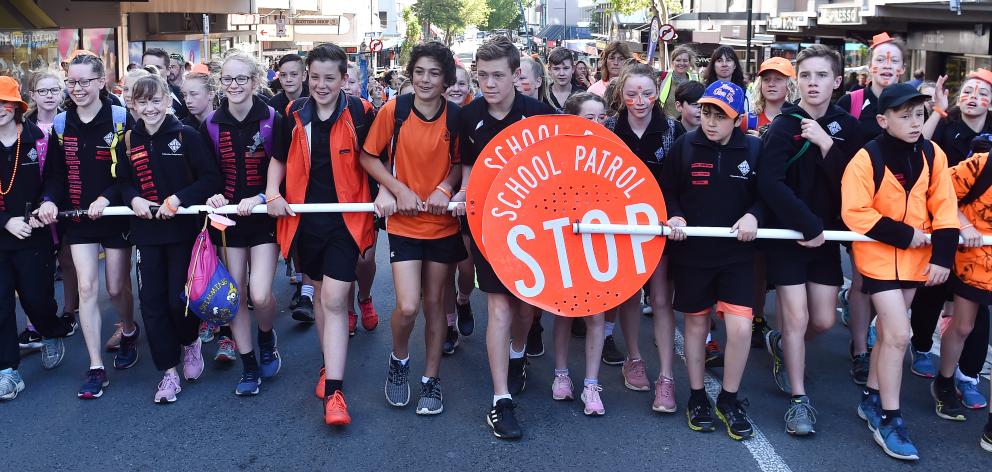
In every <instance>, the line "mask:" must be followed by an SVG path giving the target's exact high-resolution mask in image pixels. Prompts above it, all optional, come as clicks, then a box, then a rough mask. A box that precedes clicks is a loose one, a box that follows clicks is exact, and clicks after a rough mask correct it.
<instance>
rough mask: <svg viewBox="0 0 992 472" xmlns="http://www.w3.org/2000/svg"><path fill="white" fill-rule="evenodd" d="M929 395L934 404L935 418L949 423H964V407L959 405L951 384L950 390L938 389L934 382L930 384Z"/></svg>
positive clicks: (959, 400) (959, 402)
mask: <svg viewBox="0 0 992 472" xmlns="http://www.w3.org/2000/svg"><path fill="white" fill-rule="evenodd" d="M930 395H931V396H932V397H933V400H934V402H935V403H936V407H935V408H934V411H936V412H937V416H939V417H941V418H943V419H945V420H951V421H964V420H965V419H966V418H965V416H964V405H962V404H961V399H959V398H958V394H957V391H955V389H954V384H953V383H952V384H951V388H938V387H937V382H936V381H933V382H931V383H930Z"/></svg>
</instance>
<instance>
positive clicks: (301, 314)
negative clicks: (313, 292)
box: [292, 295, 314, 323]
mask: <svg viewBox="0 0 992 472" xmlns="http://www.w3.org/2000/svg"><path fill="white" fill-rule="evenodd" d="M292 316H293V319H294V320H296V321H299V322H300V323H313V322H314V317H313V300H311V299H310V297H305V296H302V295H301V296H300V300H299V301H298V302H297V303H296V308H293V314H292Z"/></svg>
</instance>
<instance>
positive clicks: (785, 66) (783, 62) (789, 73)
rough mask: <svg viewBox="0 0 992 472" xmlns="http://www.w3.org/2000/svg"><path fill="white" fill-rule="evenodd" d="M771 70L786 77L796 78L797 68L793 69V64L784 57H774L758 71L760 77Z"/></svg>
mask: <svg viewBox="0 0 992 472" xmlns="http://www.w3.org/2000/svg"><path fill="white" fill-rule="evenodd" d="M769 70H773V71H776V72H779V73H781V74H782V75H784V76H786V77H791V78H793V79H794V78H796V68H795V67H792V62H790V61H789V60H788V59H786V58H784V57H772V58H769V59H767V60H766V61H765V62H762V63H761V68H760V69H758V75H761V74H764V73H765V71H769Z"/></svg>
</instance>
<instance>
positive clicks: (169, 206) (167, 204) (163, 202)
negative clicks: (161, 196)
mask: <svg viewBox="0 0 992 472" xmlns="http://www.w3.org/2000/svg"><path fill="white" fill-rule="evenodd" d="M170 198H172V196H171V195H170V196H168V197H165V200H164V201H162V204H163V205H164V206H165V207H166V208H168V209H169V211H171V212H173V213H175V212H177V211H179V208H177V207H175V206H172V204H171V203H169V199H170Z"/></svg>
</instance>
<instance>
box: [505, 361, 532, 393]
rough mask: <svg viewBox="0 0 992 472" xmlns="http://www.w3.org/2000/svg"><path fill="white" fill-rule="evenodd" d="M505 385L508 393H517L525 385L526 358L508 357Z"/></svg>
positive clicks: (522, 389)
mask: <svg viewBox="0 0 992 472" xmlns="http://www.w3.org/2000/svg"><path fill="white" fill-rule="evenodd" d="M506 387H507V389H509V390H510V395H519V394H520V393H521V392H523V391H524V388H526V387H527V358H526V357H521V358H520V359H510V367H509V369H507V371H506Z"/></svg>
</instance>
